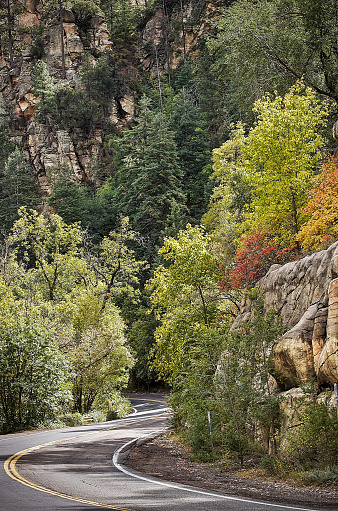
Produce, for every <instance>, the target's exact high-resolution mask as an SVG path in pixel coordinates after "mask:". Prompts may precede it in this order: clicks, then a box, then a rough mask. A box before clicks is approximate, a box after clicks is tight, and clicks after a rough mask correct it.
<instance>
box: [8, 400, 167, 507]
mask: <svg viewBox="0 0 338 511" xmlns="http://www.w3.org/2000/svg"><path fill="white" fill-rule="evenodd" d="M157 402H160V401H157ZM162 415H164V413H160V414H158V415H153V416H152V417H147V418H145V419H139V420H137V421H130V422H127V423H125V424H122V425H119V426H113V427H111V428H104V429H102V431H111V430H113V429H118V428H123V427H125V426H130V425H131V424H138V423H140V422H145V421H147V420H150V419H154V418H156V417H161V416H162ZM96 433H98V432H97V431H91V432H90V433H84V434H81V435H74V436H72V437H69V438H66V439H65V438H61V439H59V440H54V441H53V442H47V443H45V444H41V445H36V446H33V447H29V448H28V449H24V450H23V451H19V452H17V453H16V454H13V455H12V456H10V457H9V458H7V460H6V461H5V462H4V469H5V472H6V474H7V475H8V476H9V477H11V478H12V479H14V480H15V481H17V482H19V483H21V484H23V485H25V486H28V487H30V488H33V489H34V490H38V491H41V492H43V493H48V494H49V495H55V496H57V497H61V498H63V499H67V500H72V501H75V502H80V503H81V504H90V505H92V506H99V507H105V508H107V509H115V510H116V511H135V510H134V509H130V508H126V507H120V506H112V505H110V504H102V503H100V502H93V501H91V500H86V499H81V498H77V497H73V496H72V495H67V494H65V493H60V492H58V491H54V490H50V489H49V488H45V487H44V486H40V485H38V484H35V483H33V482H32V481H29V480H28V479H25V478H24V477H22V476H21V475H20V474H19V473H18V471H17V469H16V464H17V462H18V461H19V460H20V458H22V457H23V456H26V455H27V454H30V453H32V452H33V451H37V450H39V449H41V448H42V447H47V446H49V445H55V444H58V443H62V442H67V441H69V440H74V438H80V437H84V436H89V435H94V434H96Z"/></svg>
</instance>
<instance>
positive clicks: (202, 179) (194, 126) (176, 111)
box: [169, 87, 211, 223]
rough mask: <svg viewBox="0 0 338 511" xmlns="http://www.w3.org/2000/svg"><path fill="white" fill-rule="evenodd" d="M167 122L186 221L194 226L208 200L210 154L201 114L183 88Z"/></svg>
mask: <svg viewBox="0 0 338 511" xmlns="http://www.w3.org/2000/svg"><path fill="white" fill-rule="evenodd" d="M169 123H170V127H171V129H172V130H173V132H174V133H175V142H176V145H177V155H178V158H179V161H180V165H181V168H182V171H183V184H184V191H185V193H186V207H187V213H188V221H189V222H190V223H196V222H198V221H199V220H200V219H201V216H202V214H203V213H204V212H205V210H206V207H207V204H208V201H209V196H210V191H211V190H210V187H211V184H210V180H209V175H210V170H211V151H210V145H209V142H208V134H207V132H206V130H205V129H204V122H203V118H202V114H201V111H200V109H199V108H198V106H197V105H196V103H195V102H194V100H193V97H192V95H191V94H190V93H189V92H188V90H187V89H186V88H185V87H183V88H182V90H181V91H180V92H179V93H178V94H177V95H176V97H175V98H174V100H173V103H172V107H171V112H170V115H169Z"/></svg>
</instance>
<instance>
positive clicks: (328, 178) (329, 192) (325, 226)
mask: <svg viewBox="0 0 338 511" xmlns="http://www.w3.org/2000/svg"><path fill="white" fill-rule="evenodd" d="M337 197H338V159H337V158H336V157H330V158H328V159H327V160H326V161H325V162H324V163H323V164H322V167H321V173H320V175H319V176H318V178H317V181H316V182H315V184H314V186H313V187H312V189H311V190H310V193H309V202H308V204H307V206H306V208H305V211H306V213H307V215H308V217H309V219H308V221H307V223H306V224H304V225H303V227H302V229H301V231H300V233H299V235H300V240H301V242H302V246H303V248H304V249H305V250H308V249H314V250H316V249H320V248H322V247H323V246H325V245H327V244H328V243H332V242H333V241H334V240H335V239H336V238H337V235H338V200H337Z"/></svg>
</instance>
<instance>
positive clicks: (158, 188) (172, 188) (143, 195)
mask: <svg viewBox="0 0 338 511" xmlns="http://www.w3.org/2000/svg"><path fill="white" fill-rule="evenodd" d="M149 103H150V102H149V99H147V98H143V99H142V100H141V103H140V108H141V112H140V116H139V118H138V124H137V125H136V126H135V127H134V129H132V130H131V131H129V132H127V133H125V135H124V137H123V141H122V153H123V160H122V161H123V164H122V168H121V169H120V183H119V188H118V201H119V206H120V210H121V212H122V214H123V215H127V216H129V217H130V219H131V222H132V226H133V228H134V229H135V230H136V231H138V232H140V234H141V235H142V236H143V237H144V239H145V241H146V245H147V250H146V252H147V253H148V254H146V255H149V257H150V258H152V257H153V255H154V250H155V247H156V245H158V244H159V243H160V240H161V237H162V235H163V231H164V229H165V228H166V227H168V222H170V217H171V215H172V213H173V211H177V210H179V211H181V212H182V213H183V211H184V201H185V199H184V195H183V192H182V184H181V178H182V172H181V170H180V168H179V163H178V158H177V150H176V144H175V141H174V137H173V134H172V133H171V132H170V131H169V129H168V126H167V123H166V120H165V118H164V117H163V115H162V114H160V113H154V112H152V111H151V109H150V104H149Z"/></svg>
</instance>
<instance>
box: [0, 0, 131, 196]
mask: <svg viewBox="0 0 338 511" xmlns="http://www.w3.org/2000/svg"><path fill="white" fill-rule="evenodd" d="M14 3H15V2H14ZM22 6H24V8H23V9H21V10H22V11H23V13H22V14H19V15H18V16H17V19H16V23H17V24H18V25H20V26H21V27H24V28H27V27H37V26H39V25H40V24H41V23H42V24H43V33H42V41H43V46H44V54H43V57H42V60H44V62H45V63H46V64H47V67H48V71H49V73H50V75H51V77H52V78H53V81H54V85H55V86H64V87H70V88H71V89H73V90H77V89H79V88H82V87H83V86H82V83H81V61H82V60H83V58H84V55H86V58H87V59H88V60H89V62H91V63H92V65H95V62H96V59H97V58H98V57H99V56H100V55H103V54H104V53H105V52H107V51H108V50H110V49H111V48H112V42H111V41H110V39H109V34H108V29H107V25H106V23H105V20H104V18H103V16H102V15H100V14H96V15H94V16H92V18H91V20H90V27H89V29H88V34H89V35H88V37H87V38H85V39H84V38H83V37H82V38H81V34H80V31H79V27H78V26H77V25H76V20H75V16H74V13H73V12H72V11H71V10H70V9H64V10H63V20H62V24H63V42H64V54H65V72H66V77H65V79H63V78H62V48H61V33H60V28H61V27H60V21H59V18H58V16H55V17H54V18H53V17H52V18H49V19H48V20H44V19H43V17H42V15H41V12H42V5H41V4H40V3H39V2H38V1H35V0H24V1H23V2H22ZM32 42H33V36H31V35H30V34H29V35H27V34H26V35H25V36H24V37H22V41H21V43H20V44H21V47H22V49H21V51H20V52H19V51H18V50H16V51H15V54H14V66H13V65H12V66H11V65H10V62H9V60H8V59H6V58H4V56H2V60H1V62H0V123H1V122H5V123H6V124H8V125H9V126H10V130H11V132H12V133H13V141H14V142H15V143H16V144H17V145H19V146H21V148H22V149H24V151H25V153H26V156H27V159H28V160H29V161H30V164H31V167H32V168H33V169H35V173H36V176H37V178H38V181H39V183H40V187H41V188H42V190H44V191H47V192H48V189H49V185H48V182H49V179H48V176H49V175H50V174H51V173H53V170H54V171H55V170H56V169H58V168H60V166H61V165H67V166H68V168H69V169H70V171H71V174H72V175H73V176H74V180H75V181H77V182H80V181H81V180H87V179H90V178H92V176H91V175H90V172H91V170H90V168H91V162H92V161H93V160H94V161H95V159H96V158H99V157H100V156H101V152H102V145H103V144H102V132H103V128H104V123H103V122H102V124H103V126H102V127H101V128H100V127H99V128H98V129H94V130H93V132H92V133H90V136H88V133H81V130H76V129H75V130H74V129H71V128H70V129H69V130H67V129H64V127H63V129H60V126H58V125H57V123H56V122H54V123H53V122H49V123H48V126H47V125H46V124H44V123H41V122H39V121H38V119H37V118H36V115H35V114H36V105H37V100H36V98H35V97H34V94H33V93H32V88H31V71H32V68H33V67H34V65H35V63H36V58H33V57H32V55H31V48H32ZM124 103H126V108H127V111H126V117H127V116H132V115H133V113H134V96H133V94H132V92H131V91H126V97H125V98H123V97H122V98H120V100H119V105H118V106H119V107H120V105H122V106H121V108H122V109H123V108H124V106H123V105H124ZM105 108H106V110H107V122H110V123H112V124H115V125H116V124H118V123H119V122H120V118H119V117H118V115H117V110H118V107H117V105H116V102H115V99H114V98H113V99H111V100H109V101H108V100H107V105H106V106H105Z"/></svg>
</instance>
